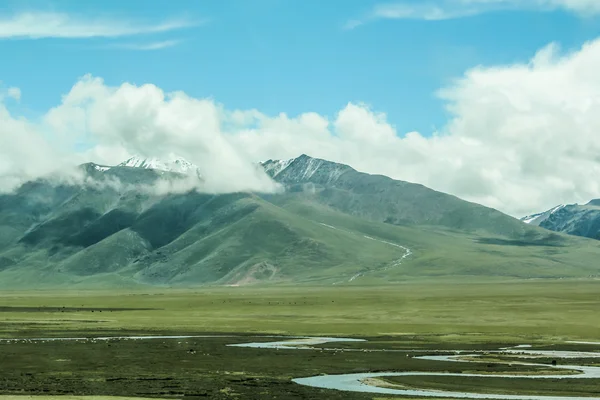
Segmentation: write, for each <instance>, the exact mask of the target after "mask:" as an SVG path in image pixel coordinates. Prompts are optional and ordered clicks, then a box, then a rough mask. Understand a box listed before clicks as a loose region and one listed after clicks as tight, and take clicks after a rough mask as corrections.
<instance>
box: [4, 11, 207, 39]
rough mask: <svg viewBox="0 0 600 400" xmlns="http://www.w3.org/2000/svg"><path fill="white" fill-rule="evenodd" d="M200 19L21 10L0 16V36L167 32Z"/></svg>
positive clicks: (123, 34) (98, 35) (85, 36)
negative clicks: (151, 19) (138, 18)
mask: <svg viewBox="0 0 600 400" xmlns="http://www.w3.org/2000/svg"><path fill="white" fill-rule="evenodd" d="M201 23H203V21H190V20H188V19H173V20H166V21H160V22H155V23H142V22H139V21H132V20H126V19H115V18H90V17H84V16H77V15H70V14H66V13H55V12H23V13H19V14H13V15H10V16H4V17H0V39H9V38H10V39H41V38H70V39H73V38H93V37H105V38H117V37H123V36H132V35H140V34H148V33H159V32H168V31H173V30H178V29H183V28H188V27H191V26H197V25H199V24H201Z"/></svg>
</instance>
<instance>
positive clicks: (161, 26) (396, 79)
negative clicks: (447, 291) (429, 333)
mask: <svg viewBox="0 0 600 400" xmlns="http://www.w3.org/2000/svg"><path fill="white" fill-rule="evenodd" d="M599 22H600V1H597V0H418V1H416V0H415V1H409V0H405V1H393V0H392V1H389V2H385V1H377V0H373V1H372V0H343V1H342V0H339V1H338V0H336V1H334V0H332V1H327V2H324V1H317V0H254V1H246V0H219V1H217V0H210V1H209V0H203V1H198V0H179V1H177V2H174V1H167V0H152V1H139V0H130V1H127V2H123V1H114V0H102V1H96V0H89V1H86V2H82V1H77V0H54V1H52V0H42V1H38V0H4V1H2V2H0V190H3V191H10V190H13V189H14V188H15V187H17V186H18V185H19V184H21V183H22V182H23V181H26V180H29V179H34V178H36V177H39V176H42V175H43V174H46V173H48V172H49V171H51V170H60V169H62V168H66V166H67V165H75V164H77V163H80V162H86V161H94V162H97V163H102V164H109V165H112V164H116V163H118V162H120V161H122V160H124V159H125V158H127V157H128V156H130V155H132V154H142V155H144V156H159V157H160V156H167V155H168V154H178V155H182V156H184V157H186V158H188V159H189V160H190V161H192V162H194V163H196V164H198V165H199V166H200V167H201V168H203V169H205V170H210V171H212V172H211V174H212V176H213V179H214V181H215V182H216V181H227V182H230V183H231V184H230V185H227V187H228V188H230V190H242V189H244V190H246V189H248V188H250V189H256V190H265V180H264V177H263V176H257V175H256V171H254V170H253V169H248V168H252V167H247V165H251V162H257V161H263V160H267V159H287V158H293V157H296V156H298V155H300V154H302V153H305V154H308V155H311V156H314V157H320V158H325V159H328V160H332V161H337V162H343V163H346V164H349V165H351V166H353V167H355V168H356V169H359V170H361V171H365V172H369V173H381V174H385V175H388V176H391V177H392V178H395V179H402V180H407V181H410V182H417V183H421V184H424V185H426V186H429V187H431V188H433V189H436V190H440V191H444V192H448V193H451V194H454V195H457V196H459V197H461V198H464V199H466V200H470V201H474V202H478V203H481V204H484V205H487V206H490V207H494V208H497V209H499V210H501V211H503V212H506V213H508V214H510V215H513V216H522V215H526V214H529V213H531V212H538V211H543V210H545V209H548V208H550V207H552V206H554V205H556V204H561V203H575V202H579V203H585V202H587V201H589V200H590V199H592V198H598V197H600V181H599V179H598V176H600V151H599V150H600V113H599V111H600V74H598V73H597V71H600V23H599ZM267 186H268V185H267Z"/></svg>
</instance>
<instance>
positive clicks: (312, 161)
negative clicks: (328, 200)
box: [261, 154, 353, 183]
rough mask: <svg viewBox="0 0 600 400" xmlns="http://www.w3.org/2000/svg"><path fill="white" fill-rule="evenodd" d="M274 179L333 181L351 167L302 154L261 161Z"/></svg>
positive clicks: (287, 181)
mask: <svg viewBox="0 0 600 400" xmlns="http://www.w3.org/2000/svg"><path fill="white" fill-rule="evenodd" d="M261 165H262V166H263V168H264V169H265V172H266V173H267V174H268V175H269V176H270V177H271V178H273V179H275V178H277V179H276V180H278V181H281V182H285V183H301V182H314V183H331V182H334V181H335V180H337V179H338V178H339V177H340V176H341V175H342V174H343V173H344V172H347V171H350V170H353V169H352V168H351V167H349V166H347V165H344V164H338V163H335V162H332V161H327V160H323V159H320V158H313V157H311V156H309V155H307V154H302V155H300V156H298V157H296V158H291V159H288V160H267V161H265V162H263V163H261Z"/></svg>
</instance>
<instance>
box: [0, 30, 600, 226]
mask: <svg viewBox="0 0 600 400" xmlns="http://www.w3.org/2000/svg"><path fill="white" fill-rule="evenodd" d="M599 70H600V39H599V40H596V41H593V42H590V43H587V44H586V45H584V46H583V47H582V48H581V49H579V50H578V51H574V52H571V53H569V54H561V53H560V51H559V48H558V46H557V45H549V46H547V47H545V48H543V49H541V50H540V51H539V52H538V53H537V54H535V55H534V56H533V57H532V59H531V60H530V61H529V62H528V63H523V64H514V65H503V66H494V67H476V68H473V69H470V70H468V71H466V72H465V74H464V75H463V76H462V77H461V78H459V79H457V80H456V81H454V82H453V83H452V84H451V85H449V86H448V87H445V88H443V89H441V90H440V91H439V93H438V95H439V96H440V97H441V98H442V99H444V100H445V103H446V107H447V109H448V111H449V113H450V115H451V119H450V120H449V121H448V123H447V124H446V126H445V127H444V128H443V129H442V130H441V131H440V132H437V133H435V134H434V135H433V136H425V135H422V134H420V133H418V132H409V133H406V134H403V133H400V132H397V131H396V129H395V128H394V127H393V126H392V125H391V124H390V123H389V122H388V121H387V119H386V116H385V114H381V113H377V112H375V111H374V110H372V109H371V108H370V107H369V106H368V105H365V104H354V103H349V104H347V105H346V106H345V107H344V108H342V109H341V110H340V111H339V112H338V113H337V114H336V115H334V116H332V117H326V116H323V115H319V114H317V113H313V112H308V113H304V114H301V115H298V116H293V117H292V116H288V115H286V114H284V113H281V114H279V115H275V116H269V115H266V114H264V113H261V112H260V111H259V110H254V109H251V110H228V109H226V108H225V107H224V106H223V105H221V104H218V103H215V102H214V101H213V100H212V99H196V98H192V97H189V96H187V95H186V94H184V93H181V92H174V93H164V92H163V91H162V90H161V89H159V88H158V87H156V86H154V85H150V84H148V85H143V86H134V85H131V84H123V85H121V86H119V87H110V86H107V85H106V84H105V83H104V82H103V81H102V80H101V79H99V78H94V77H90V76H86V77H84V78H82V79H81V80H80V81H79V82H77V83H76V84H75V85H74V86H73V88H72V89H71V90H70V91H69V93H68V94H67V95H65V96H64V98H63V100H62V103H61V104H59V105H58V106H57V107H55V108H53V109H51V110H49V111H48V112H47V113H46V115H45V117H44V120H43V122H42V123H37V124H34V123H32V122H27V121H25V120H23V119H21V118H16V117H13V116H11V115H10V114H9V113H8V111H7V110H6V109H5V108H2V106H0V176H3V177H4V178H3V179H2V180H0V185H4V186H5V187H6V186H7V185H8V184H15V182H16V183H18V182H20V181H22V180H23V179H26V178H29V177H32V176H37V175H39V174H40V173H42V172H44V171H46V170H47V169H49V168H57V167H59V166H61V167H62V166H63V165H65V163H66V162H67V161H69V162H71V163H74V162H83V161H95V162H98V163H104V164H116V163H118V162H120V161H122V160H123V159H125V158H127V156H129V155H130V154H132V153H139V154H142V155H147V156H158V157H161V156H164V155H168V154H170V153H175V154H180V155H181V156H183V157H185V158H187V159H189V160H190V161H192V162H194V163H196V164H197V165H199V166H200V167H201V169H203V171H206V172H205V173H204V175H205V176H206V177H207V180H208V182H207V185H208V187H210V188H212V190H214V191H221V192H222V191H234V190H243V189H255V190H269V189H274V187H273V186H272V182H271V181H269V180H268V179H267V178H266V177H265V175H264V174H261V173H259V172H257V171H256V170H255V169H254V168H252V167H249V165H250V163H251V162H254V161H260V160H266V159H269V158H292V157H296V156H298V155H300V154H302V153H306V154H309V155H312V156H315V157H320V158H325V159H329V160H332V161H337V162H343V163H346V164H350V165H352V166H353V167H355V168H357V169H359V170H362V171H366V172H370V173H380V174H385V175H388V176H391V177H393V178H396V179H402V180H407V181H411V182H418V183H422V184H424V185H426V186H429V187H431V188H434V189H437V190H441V191H444V192H448V193H452V194H455V195H457V196H459V197H462V198H464V199H467V200H471V201H475V202H478V203H482V204H485V205H488V206H492V207H495V208H498V209H500V210H502V211H505V212H508V213H510V214H512V215H515V216H520V215H524V214H528V213H530V212H533V211H540V210H544V209H547V208H550V207H551V206H553V205H555V204H558V203H570V202H583V201H588V200H589V199H591V198H599V197H600V180H599V179H598V176H600V135H598V132H600V112H599V110H600V94H599V93H600V75H599V74H598V73H597V71H599ZM0 105H1V102H0ZM50 134H51V135H50ZM46 138H52V140H51V141H50V140H48V139H46ZM82 138H83V139H82ZM81 140H87V141H89V142H91V143H95V146H93V147H92V148H91V149H90V150H88V151H86V152H84V153H74V152H73V151H70V153H68V152H67V151H66V149H68V148H69V145H68V144H69V143H71V144H72V143H75V142H78V141H81ZM71 147H72V145H71ZM166 190H182V189H181V188H179V189H178V188H167V189H166Z"/></svg>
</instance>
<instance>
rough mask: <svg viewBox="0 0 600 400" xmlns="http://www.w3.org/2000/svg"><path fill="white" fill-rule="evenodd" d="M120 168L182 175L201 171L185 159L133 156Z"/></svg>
mask: <svg viewBox="0 0 600 400" xmlns="http://www.w3.org/2000/svg"><path fill="white" fill-rule="evenodd" d="M118 166H119V167H132V168H146V169H154V170H159V171H168V172H178V173H182V174H188V173H190V172H191V173H196V171H199V168H198V166H197V165H195V164H193V163H191V162H189V161H187V160H186V159H184V158H183V157H178V156H172V157H170V158H168V159H165V160H163V159H159V158H156V157H151V158H146V157H141V156H133V157H131V158H129V159H127V160H125V161H123V162H122V163H120V164H119V165H118Z"/></svg>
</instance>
